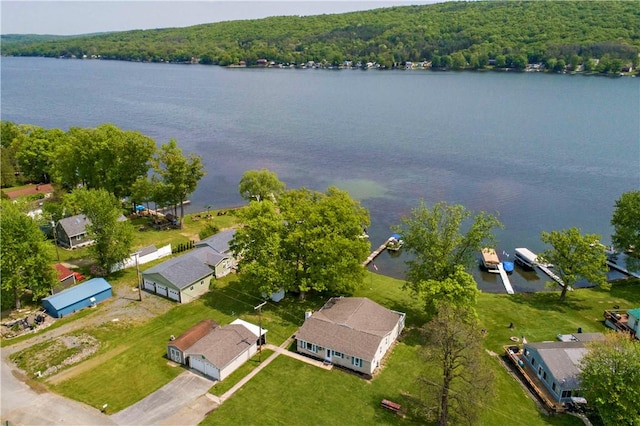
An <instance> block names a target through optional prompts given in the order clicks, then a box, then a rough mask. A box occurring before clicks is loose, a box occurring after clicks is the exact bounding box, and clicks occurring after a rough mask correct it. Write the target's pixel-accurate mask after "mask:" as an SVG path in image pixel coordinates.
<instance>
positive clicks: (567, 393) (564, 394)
mask: <svg viewBox="0 0 640 426" xmlns="http://www.w3.org/2000/svg"><path fill="white" fill-rule="evenodd" d="M562 397H563V398H569V397H571V391H570V390H566V391H562Z"/></svg>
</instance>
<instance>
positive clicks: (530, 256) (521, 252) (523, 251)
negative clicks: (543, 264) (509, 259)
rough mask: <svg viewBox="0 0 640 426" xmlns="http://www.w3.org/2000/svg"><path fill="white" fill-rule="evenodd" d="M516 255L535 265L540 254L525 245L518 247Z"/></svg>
mask: <svg viewBox="0 0 640 426" xmlns="http://www.w3.org/2000/svg"><path fill="white" fill-rule="evenodd" d="M516 256H517V257H519V258H520V259H522V260H523V261H525V262H527V263H528V264H530V265H534V264H536V262H537V261H538V256H537V255H536V254H535V253H534V252H532V251H531V250H529V249H528V248H524V247H521V248H517V249H516Z"/></svg>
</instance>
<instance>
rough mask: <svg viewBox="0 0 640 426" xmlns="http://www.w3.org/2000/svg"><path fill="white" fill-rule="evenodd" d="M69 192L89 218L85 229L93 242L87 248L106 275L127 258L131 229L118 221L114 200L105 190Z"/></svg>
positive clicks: (118, 210) (125, 223) (117, 204)
mask: <svg viewBox="0 0 640 426" xmlns="http://www.w3.org/2000/svg"><path fill="white" fill-rule="evenodd" d="M73 194H74V196H75V197H76V198H77V199H78V200H80V203H81V205H82V212H83V213H84V214H85V215H86V216H87V218H88V219H89V220H90V221H91V225H89V226H88V229H87V231H88V234H89V235H90V236H91V237H92V238H93V239H95V243H94V244H92V245H91V246H90V247H89V250H90V252H91V254H92V255H93V256H94V257H95V260H96V262H97V264H98V266H100V268H101V269H102V272H103V273H105V274H108V273H110V272H111V270H112V269H113V267H114V266H115V265H116V264H117V263H119V262H121V261H123V260H124V259H126V258H127V257H129V255H130V253H131V245H132V243H133V228H132V227H131V224H130V223H129V222H128V221H126V220H121V217H122V213H121V210H120V207H119V202H118V199H117V198H116V197H115V196H114V195H113V194H111V193H109V192H107V191H106V190H105V189H92V190H88V189H84V188H82V189H77V190H74V191H73Z"/></svg>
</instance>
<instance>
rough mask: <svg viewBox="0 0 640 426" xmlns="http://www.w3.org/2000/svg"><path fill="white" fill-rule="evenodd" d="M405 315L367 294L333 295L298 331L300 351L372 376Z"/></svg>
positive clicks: (297, 340)
mask: <svg viewBox="0 0 640 426" xmlns="http://www.w3.org/2000/svg"><path fill="white" fill-rule="evenodd" d="M404 320H405V314H404V313H402V312H397V311H392V310H390V309H387V308H385V307H383V306H381V305H379V304H377V303H375V302H373V301H372V300H369V299H367V298H366V297H334V298H331V299H329V301H327V303H326V304H325V305H324V306H323V307H322V308H320V310H318V311H316V312H313V313H312V314H311V315H309V316H308V317H307V318H306V319H305V321H304V324H303V325H302V327H300V329H299V330H298V332H297V333H296V343H297V351H298V352H299V353H301V354H304V355H308V356H311V357H314V358H318V359H321V360H324V361H326V362H330V363H332V364H334V365H338V366H341V367H344V368H348V369H350V370H354V371H357V372H359V373H362V374H364V375H366V376H369V377H371V376H372V375H373V373H374V371H375V370H376V369H377V368H378V367H379V366H380V363H381V361H382V359H383V358H384V356H385V355H386V353H387V352H388V351H389V349H390V348H391V346H392V345H393V343H394V342H395V341H396V339H397V338H398V336H399V335H400V333H401V332H402V330H403V328H404Z"/></svg>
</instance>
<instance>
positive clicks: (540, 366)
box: [524, 347, 578, 402]
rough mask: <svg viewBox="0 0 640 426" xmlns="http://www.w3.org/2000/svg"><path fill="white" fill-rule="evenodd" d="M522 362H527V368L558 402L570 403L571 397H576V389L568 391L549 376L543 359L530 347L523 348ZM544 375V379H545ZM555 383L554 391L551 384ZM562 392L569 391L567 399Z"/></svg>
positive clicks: (549, 372)
mask: <svg viewBox="0 0 640 426" xmlns="http://www.w3.org/2000/svg"><path fill="white" fill-rule="evenodd" d="M524 360H525V361H526V362H527V364H528V365H529V367H531V369H532V370H533V371H535V373H536V375H537V376H538V378H539V379H540V381H541V382H542V383H543V385H544V386H545V387H546V388H547V390H548V391H549V392H550V393H551V395H553V396H554V397H555V399H556V400H557V401H558V402H569V401H571V398H570V397H571V396H576V394H575V393H574V392H576V391H578V389H570V388H564V387H562V384H561V383H560V382H559V381H558V380H557V379H556V378H555V377H554V376H553V374H551V371H550V369H549V367H548V366H547V364H546V363H545V362H544V359H543V358H542V356H541V355H540V353H539V352H538V351H537V350H536V349H535V348H532V347H525V351H524ZM545 374H546V379H545ZM554 383H555V390H554V386H553V384H554ZM563 391H569V392H571V394H570V395H569V396H568V397H564V398H563V397H562V393H563Z"/></svg>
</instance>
